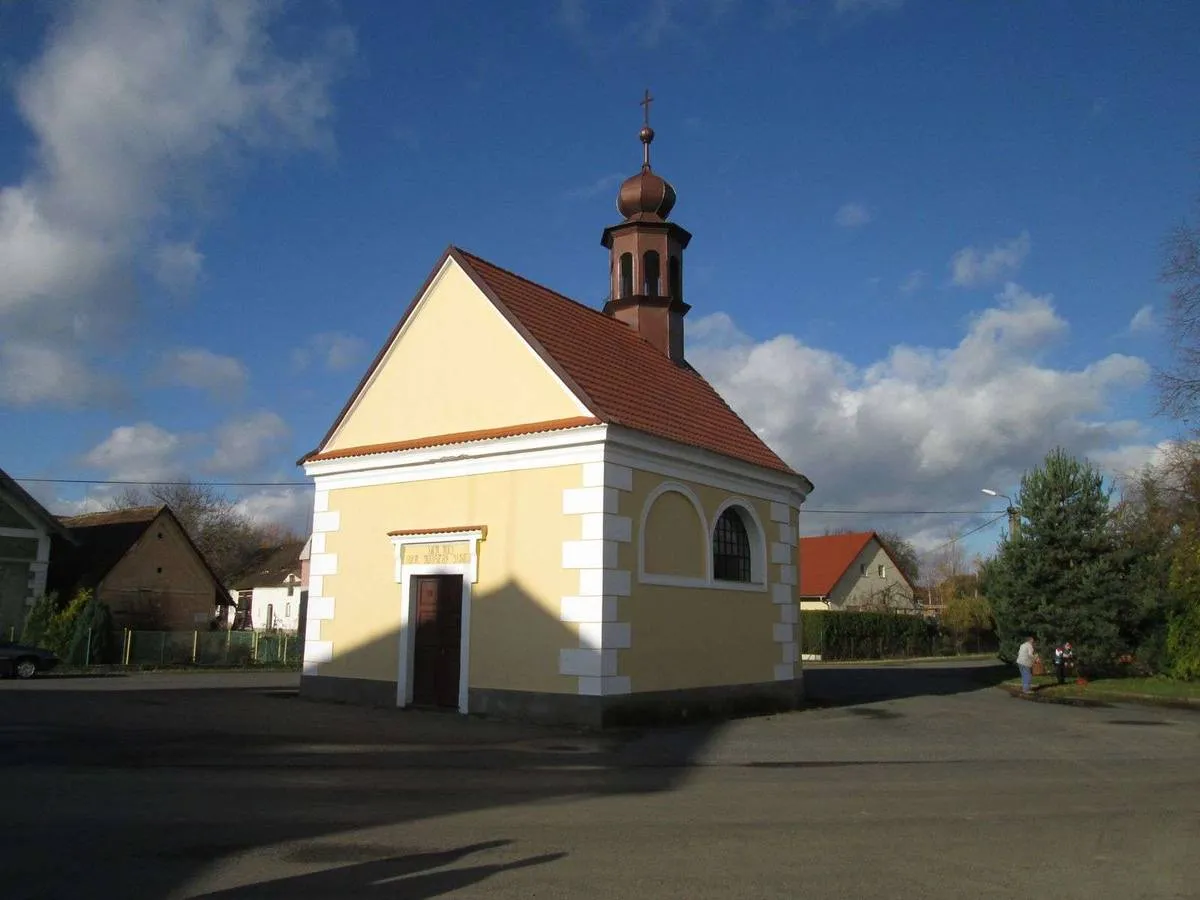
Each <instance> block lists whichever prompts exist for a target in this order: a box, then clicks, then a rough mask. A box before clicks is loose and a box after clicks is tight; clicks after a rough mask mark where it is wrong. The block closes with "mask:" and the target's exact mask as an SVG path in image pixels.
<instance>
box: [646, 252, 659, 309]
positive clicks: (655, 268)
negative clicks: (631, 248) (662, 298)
mask: <svg viewBox="0 0 1200 900" xmlns="http://www.w3.org/2000/svg"><path fill="white" fill-rule="evenodd" d="M642 268H643V269H644V270H645V273H644V280H645V284H646V290H645V291H644V292H643V293H645V295H646V296H647V297H657V296H658V283H659V281H660V279H661V278H662V273H661V272H660V271H659V268H660V267H659V261H658V251H657V250H647V251H646V253H645V255H644V256H643V257H642Z"/></svg>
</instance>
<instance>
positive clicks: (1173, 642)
mask: <svg viewBox="0 0 1200 900" xmlns="http://www.w3.org/2000/svg"><path fill="white" fill-rule="evenodd" d="M1166 649H1167V653H1166V655H1167V658H1168V659H1169V660H1170V663H1169V666H1170V668H1169V672H1170V674H1171V676H1172V677H1173V678H1183V679H1186V680H1189V681H1193V680H1196V679H1200V604H1193V605H1192V606H1190V607H1188V608H1187V609H1184V610H1182V611H1181V612H1179V613H1178V614H1177V615H1175V616H1173V617H1172V618H1171V622H1170V624H1169V625H1168V626H1167V648H1166Z"/></svg>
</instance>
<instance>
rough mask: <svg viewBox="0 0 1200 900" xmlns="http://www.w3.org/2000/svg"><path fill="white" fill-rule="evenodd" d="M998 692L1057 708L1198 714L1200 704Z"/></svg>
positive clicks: (1135, 696) (1139, 697)
mask: <svg viewBox="0 0 1200 900" xmlns="http://www.w3.org/2000/svg"><path fill="white" fill-rule="evenodd" d="M996 686H997V687H998V688H1000V690H1002V691H1004V692H1006V693H1007V694H1009V695H1011V696H1013V697H1015V698H1017V699H1018V700H1026V701H1029V702H1031V703H1054V704H1057V705H1058V706H1079V707H1084V708H1088V709H1104V708H1106V707H1111V706H1112V705H1113V704H1114V703H1133V704H1137V705H1139V706H1156V707H1158V708H1159V709H1178V710H1186V711H1188V712H1200V702H1197V701H1190V700H1172V699H1169V698H1166V697H1152V696H1150V695H1148V694H1104V695H1101V696H1099V697H1063V696H1054V695H1052V694H1047V695H1044V696H1039V694H1041V692H1040V691H1037V690H1035V691H1034V692H1033V693H1032V694H1024V693H1022V692H1021V689H1020V688H1019V687H1017V686H1016V685H1011V684H999V685H996Z"/></svg>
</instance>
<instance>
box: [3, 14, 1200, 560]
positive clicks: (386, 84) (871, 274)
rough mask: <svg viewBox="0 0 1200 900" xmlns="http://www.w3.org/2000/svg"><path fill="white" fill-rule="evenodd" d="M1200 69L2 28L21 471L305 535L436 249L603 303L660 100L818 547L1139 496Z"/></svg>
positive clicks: (803, 31)
mask: <svg viewBox="0 0 1200 900" xmlns="http://www.w3.org/2000/svg"><path fill="white" fill-rule="evenodd" d="M1197 46H1200V6H1198V5H1196V4H1194V3H1187V2H1161V3H1152V4H1141V3H1118V2H1109V0H1095V2H1091V3H1088V4H1079V3H1072V2H1067V0H1057V2H1055V0H1047V2H1044V3H1037V4H1033V3H1028V4H1010V3H1005V2H1000V0H995V2H985V0H980V2H972V3H963V2H961V0H642V2H627V0H604V2H603V3H601V2H599V0H537V2H527V3H519V4H518V3H512V4H491V3H482V2H476V3H468V2H464V0H444V2H441V3H438V4H409V3H405V4H380V3H368V2H361V0H340V2H333V0H309V2H303V3H301V2H298V0H295V2H268V0H242V2H239V3H221V2H218V0H156V2H150V0H89V2H86V3H84V2H71V0H57V2H50V0H7V2H3V3H0V434H3V435H4V437H5V440H4V442H3V444H2V450H0V467H2V468H3V469H4V470H6V471H7V472H9V473H10V474H11V475H13V476H15V477H17V478H24V479H63V480H68V479H70V480H79V481H84V480H91V481H92V482H95V483H92V484H88V485H82V484H68V483H53V482H49V481H25V482H24V483H25V485H26V487H27V488H29V489H30V490H31V491H32V492H33V493H34V494H35V495H36V496H38V497H39V498H41V499H42V500H43V501H44V502H46V503H47V504H48V505H50V506H51V508H53V509H54V510H56V511H61V512H70V511H76V510H79V509H84V508H90V507H94V506H96V505H97V504H100V503H103V502H104V500H105V498H106V497H107V496H109V495H111V494H112V493H113V492H114V491H115V490H116V489H117V488H116V487H115V486H113V485H106V484H101V483H98V482H103V481H116V480H128V481H154V480H170V479H179V478H191V479H194V480H201V481H215V482H237V483H238V485H237V486H232V487H230V488H228V490H229V491H230V492H231V494H232V495H233V496H236V497H237V498H238V499H239V503H240V504H241V506H242V508H243V509H244V510H245V511H246V512H247V513H248V514H250V515H252V516H254V517H256V518H258V519H261V520H264V521H265V520H277V521H282V522H285V523H288V524H293V525H295V526H297V527H299V528H304V527H305V524H304V523H305V520H306V519H307V518H308V517H309V510H310V509H311V490H310V489H309V488H308V487H305V486H303V485H299V486H297V485H290V486H282V487H280V486H275V487H268V486H263V484H264V483H269V482H281V481H282V482H304V481H305V478H304V475H303V472H302V470H300V469H299V468H297V467H296V460H297V459H298V458H299V457H301V456H302V455H303V454H304V453H306V452H308V451H309V450H311V449H313V448H314V446H315V445H316V443H317V442H318V441H319V440H320V438H321V436H322V435H323V434H324V433H325V431H326V429H327V428H328V426H329V425H330V423H331V422H332V420H333V419H334V417H335V416H336V415H337V413H338V411H339V410H340V408H341V406H342V404H343V403H344V402H345V400H346V398H347V397H348V396H349V394H350V392H351V391H352V390H353V388H354V386H355V385H356V384H357V382H358V380H359V378H360V377H361V376H362V374H363V372H364V371H365V368H366V366H367V364H368V363H369V361H370V359H371V358H372V357H373V356H374V354H375V352H376V351H377V350H378V348H379V347H380V345H381V343H382V342H383V340H384V339H385V338H386V336H387V334H388V332H389V330H390V329H391V327H392V326H393V325H394V323H395V322H396V320H397V319H398V318H399V316H400V315H401V313H402V312H403V310H404V308H405V307H406V306H407V304H408V303H409V302H410V300H411V299H412V296H413V294H414V293H415V292H416V290H417V289H418V288H419V286H420V285H421V283H422V282H423V281H424V280H425V278H426V276H427V275H428V273H429V270H430V269H431V268H432V266H433V265H434V264H435V263H436V261H437V259H438V257H439V255H440V254H441V252H442V251H443V250H444V249H445V248H446V246H447V245H449V244H455V245H457V246H460V247H462V248H464V249H466V250H469V251H471V252H473V253H476V254H478V255H480V256H483V257H484V258H486V259H489V260H492V261H494V262H495V263H497V264H499V265H502V266H504V267H506V268H509V269H512V270H515V271H517V272H519V273H521V274H523V275H525V276H526V277H528V278H531V279H533V280H535V281H538V282H541V283H543V284H546V285H548V286H550V287H552V288H554V289H556V290H559V291H561V292H563V293H566V294H568V295H569V296H572V297H575V298H576V299H578V300H580V301H581V302H584V303H589V304H593V305H597V306H598V305H599V304H600V303H601V302H602V300H603V297H604V295H605V293H606V289H607V271H608V260H607V257H606V252H605V251H604V249H603V248H602V247H601V246H600V233H601V231H602V229H603V228H604V227H605V226H607V225H611V224H614V223H615V222H616V221H617V220H618V216H617V213H616V211H615V207H614V201H615V196H616V189H617V186H618V184H619V183H620V181H621V179H622V178H623V177H625V176H627V175H630V174H633V173H634V172H635V171H636V170H637V168H638V166H639V164H640V161H641V148H640V145H639V144H638V141H637V132H638V129H639V127H640V125H641V116H642V109H641V107H640V105H639V101H640V100H641V98H642V94H643V91H644V90H645V89H647V88H649V89H650V91H651V92H652V94H653V96H654V98H655V101H654V103H653V107H652V113H651V116H652V124H653V126H654V129H655V131H656V132H657V138H656V140H655V143H654V146H653V154H654V155H653V162H654V167H655V170H656V171H658V172H659V173H661V174H663V175H664V176H665V177H666V178H667V179H668V180H670V181H671V183H672V184H673V185H674V187H675V189H676V191H677V192H678V197H679V199H678V202H677V204H676V207H675V210H674V212H673V213H672V219H673V220H674V221H677V222H678V223H679V224H681V225H683V226H684V227H686V228H687V229H688V230H689V231H691V232H692V234H693V235H694V238H693V240H692V243H691V244H690V246H689V248H688V251H687V255H686V257H685V260H684V266H685V273H686V274H685V278H686V280H687V283H688V289H689V297H688V299H689V302H690V303H691V304H692V307H693V308H692V311H691V313H690V314H689V316H688V358H689V360H690V361H691V362H692V363H693V364H694V365H695V366H696V367H697V368H699V369H700V371H701V372H702V373H704V374H705V375H706V376H708V377H709V378H710V380H712V381H713V383H714V384H715V385H716V386H717V387H718V389H720V390H721V391H722V392H723V393H724V395H725V396H726V398H727V399H728V400H729V402H730V404H731V405H732V406H733V407H734V408H735V409H736V410H737V411H738V412H739V413H741V414H742V415H743V417H744V418H746V419H747V421H748V422H750V424H751V425H752V426H753V427H755V428H756V429H758V430H759V432H760V433H761V434H762V435H763V436H764V437H765V438H766V439H767V440H768V442H769V443H770V444H771V445H772V446H773V447H774V448H775V449H776V450H777V451H778V452H779V453H780V454H781V455H782V456H783V457H784V458H785V459H786V460H787V461H788V462H789V463H791V464H792V465H793V466H794V467H795V468H796V469H798V470H799V471H801V472H803V473H804V474H805V475H806V476H807V477H808V478H810V479H811V480H812V481H813V482H814V483H815V485H816V490H815V491H814V492H813V494H812V495H811V497H810V498H809V500H808V502H807V503H806V505H805V510H806V511H805V512H804V513H803V515H802V522H803V524H804V527H805V530H806V531H808V532H810V533H820V532H822V531H823V530H825V529H827V528H855V529H871V528H879V529H888V530H895V531H899V532H900V533H902V534H904V535H905V536H907V537H909V538H910V539H912V540H913V541H914V542H915V543H916V544H917V545H918V547H919V548H921V549H922V550H924V551H929V552H934V551H935V550H936V548H937V547H938V546H940V545H941V544H943V543H944V542H945V541H946V540H948V539H949V538H950V537H951V536H952V535H953V534H954V533H955V532H956V531H957V532H962V531H967V530H971V529H974V528H977V527H979V526H983V525H985V524H986V523H987V522H989V521H990V519H991V518H992V516H991V515H989V514H987V513H988V511H993V512H994V513H996V514H999V513H1002V512H1003V509H1004V506H1005V503H1004V501H1003V500H1002V499H1001V500H993V499H989V498H988V497H986V496H983V495H982V494H981V493H980V489H981V488H983V487H990V488H993V489H995V490H997V491H1000V492H1003V493H1009V494H1012V493H1013V492H1014V491H1015V489H1016V487H1017V484H1018V482H1019V478H1020V475H1021V473H1022V472H1023V471H1025V470H1027V469H1028V468H1029V467H1031V466H1033V465H1036V464H1037V463H1038V462H1039V460H1040V459H1041V458H1042V457H1043V456H1044V455H1045V453H1046V452H1047V451H1048V450H1049V449H1051V448H1052V447H1054V446H1056V445H1061V446H1064V447H1066V448H1067V449H1068V450H1070V451H1072V452H1075V453H1078V454H1080V455H1085V456H1087V457H1088V458H1089V459H1091V460H1092V461H1093V462H1095V463H1096V464H1097V465H1098V466H1100V467H1101V468H1102V469H1103V470H1104V471H1105V473H1106V474H1108V475H1109V476H1110V477H1114V478H1115V477H1116V476H1118V475H1120V474H1121V473H1124V472H1130V471H1134V470H1136V469H1137V467H1138V466H1140V465H1142V464H1143V463H1145V462H1146V461H1148V460H1152V459H1153V458H1154V456H1155V453H1156V452H1157V448H1159V447H1161V445H1162V443H1163V442H1164V441H1166V440H1169V439H1170V438H1171V437H1173V436H1174V435H1175V426H1174V425H1173V423H1171V422H1170V421H1168V420H1165V419H1163V418H1161V417H1158V416H1156V415H1155V392H1154V388H1153V383H1152V373H1153V371H1154V369H1155V367H1157V366H1160V365H1162V364H1164V363H1165V362H1166V361H1167V360H1168V358H1169V357H1168V353H1169V342H1168V335H1166V334H1165V332H1164V328H1163V313H1164V305H1165V301H1166V289H1165V287H1164V286H1163V285H1162V284H1161V283H1160V281H1159V279H1158V272H1159V269H1160V267H1161V264H1162V240H1163V238H1164V236H1165V234H1166V233H1167V231H1168V230H1169V229H1170V228H1171V227H1172V226H1174V225H1176V224H1178V223H1179V222H1181V221H1183V220H1184V219H1185V218H1186V217H1188V216H1191V215H1193V214H1194V213H1195V212H1196V207H1195V206H1194V203H1193V199H1194V198H1195V197H1196V196H1197V194H1198V193H1200V191H1198V188H1200V179H1198V178H1197V174H1198V171H1197V162H1198V161H1200V155H1198V154H1200V119H1197V117H1196V116H1195V114H1194V113H1195V109H1194V99H1195V97H1196V96H1197V95H1200V56H1198V55H1197V53H1196V47H1197ZM1193 221H1194V220H1193ZM830 510H853V511H858V512H857V513H856V514H854V515H848V514H846V513H844V512H831V511H830ZM935 511H936V512H942V511H954V512H958V513H959V514H957V515H924V514H922V515H915V514H914V513H927V512H935ZM1000 528H1001V525H1000V524H996V525H993V526H990V527H985V528H983V529H982V530H980V531H978V532H976V533H975V534H974V535H972V536H970V537H969V538H968V539H967V540H966V542H965V544H966V546H967V547H968V549H969V550H970V551H971V552H984V553H986V552H988V550H989V548H990V547H992V546H994V543H995V541H996V539H997V537H998V536H999V534H1000Z"/></svg>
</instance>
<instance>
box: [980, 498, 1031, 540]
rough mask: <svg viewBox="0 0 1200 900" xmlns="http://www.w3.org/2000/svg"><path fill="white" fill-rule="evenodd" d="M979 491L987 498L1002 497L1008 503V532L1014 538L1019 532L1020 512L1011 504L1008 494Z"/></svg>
mask: <svg viewBox="0 0 1200 900" xmlns="http://www.w3.org/2000/svg"><path fill="white" fill-rule="evenodd" d="M980 491H981V492H982V493H984V494H987V495H988V496H989V497H1003V498H1004V499H1005V500H1007V501H1008V510H1007V512H1008V532H1009V534H1011V535H1012V536H1013V537H1016V536H1017V535H1018V534H1020V532H1021V517H1020V510H1019V509H1017V506H1016V504H1014V503H1013V499H1012V497H1010V496H1008V494H1001V493H1000V492H999V491H993V490H992V489H991V488H980Z"/></svg>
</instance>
